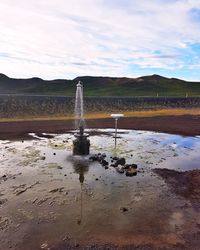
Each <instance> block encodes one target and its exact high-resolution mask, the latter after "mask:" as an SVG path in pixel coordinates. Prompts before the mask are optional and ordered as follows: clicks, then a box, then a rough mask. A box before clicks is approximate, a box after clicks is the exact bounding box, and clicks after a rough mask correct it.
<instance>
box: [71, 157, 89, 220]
mask: <svg viewBox="0 0 200 250" xmlns="http://www.w3.org/2000/svg"><path fill="white" fill-rule="evenodd" d="M73 165H74V166H73V167H74V170H75V173H77V174H78V175H79V182H80V191H81V192H80V216H79V218H78V220H77V224H78V225H81V223H82V219H83V188H84V187H83V183H84V180H85V176H84V174H85V173H86V172H88V170H89V161H88V160H87V159H85V158H83V157H78V158H74V161H73Z"/></svg>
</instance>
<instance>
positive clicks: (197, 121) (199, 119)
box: [0, 115, 200, 139]
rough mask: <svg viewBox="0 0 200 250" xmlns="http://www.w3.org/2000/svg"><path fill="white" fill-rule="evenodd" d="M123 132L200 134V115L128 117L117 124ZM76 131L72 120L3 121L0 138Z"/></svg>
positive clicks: (93, 122)
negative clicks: (128, 130) (127, 130)
mask: <svg viewBox="0 0 200 250" xmlns="http://www.w3.org/2000/svg"><path fill="white" fill-rule="evenodd" d="M86 124H87V128H113V127H114V121H113V119H111V118H106V119H88V120H87V121H86ZM118 127H119V128H120V129H135V130H147V131H156V132H165V133H172V134H181V135H187V136H193V135H200V115H180V116H155V117H126V118H122V119H120V120H119V122H118ZM72 129H74V121H73V120H41V121H40V120H37V121H36V120H33V121H13V122H0V139H9V138H17V137H19V136H22V135H25V134H27V133H31V132H35V133H64V132H67V131H69V130H72Z"/></svg>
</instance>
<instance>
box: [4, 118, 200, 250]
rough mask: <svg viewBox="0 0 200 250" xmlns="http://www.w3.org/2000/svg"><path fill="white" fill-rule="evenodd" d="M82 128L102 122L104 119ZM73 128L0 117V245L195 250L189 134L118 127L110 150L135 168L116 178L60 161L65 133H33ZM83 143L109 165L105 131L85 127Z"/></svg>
mask: <svg viewBox="0 0 200 250" xmlns="http://www.w3.org/2000/svg"><path fill="white" fill-rule="evenodd" d="M199 119H200V117H199V116H180V117H154V118H125V119H121V120H120V122H119V127H121V128H134V129H138V128H140V130H154V131H162V132H170V133H173V134H176V133H179V134H183V135H199V134H200V130H199V129H200V128H199ZM87 125H88V127H90V128H91V127H100V128H102V127H108V128H109V127H113V120H111V119H102V120H88V121H87ZM73 126H74V125H73V122H72V121H41V122H38V121H31V122H16V123H15V122H14V123H0V131H1V139H3V140H2V141H0V143H1V155H0V157H1V166H0V243H1V244H0V250H7V249H15V250H29V249H31V250H37V249H45V250H47V249H49V250H64V249H79V250H82V249H84V250H89V249H102V250H103V249H116V250H117V249H131V250H132V249H133V250H134V249H135V250H199V249H200V247H199V246H200V166H199V164H198V162H200V158H199V155H198V151H199V147H200V142H199V137H195V136H192V137H188V136H186V137H185V136H176V135H167V134H157V133H153V134H151V132H142V131H133V132H132V133H130V132H129V133H130V135H129V134H128V132H126V131H124V132H121V135H120V137H121V138H120V139H119V144H118V147H119V152H118V153H119V154H120V155H122V156H126V159H127V160H129V161H130V163H132V162H134V163H137V164H138V173H137V175H136V176H134V177H126V176H125V175H124V174H119V173H117V172H116V171H115V168H113V167H112V166H110V165H109V168H108V169H104V168H103V167H102V166H101V165H99V164H98V163H89V165H87V164H86V166H83V165H82V163H81V164H80V163H79V162H78V163H76V162H74V161H71V160H70V159H71V158H67V155H68V156H70V154H71V150H72V148H71V144H72V139H73V134H71V133H67V134H65V135H62V134H60V135H50V134H42V133H43V132H45V133H49V132H51V133H63V132H66V131H68V130H70V129H71V128H73ZM159 126H160V127H159ZM158 127H159V129H158ZM28 132H36V134H27V133H28ZM10 139H12V140H10ZM26 139H27V140H26ZM90 139H91V145H92V146H91V151H92V152H106V154H107V159H108V161H110V156H111V155H112V154H113V151H112V140H113V138H112V133H110V132H109V131H107V130H106V131H97V132H95V131H93V132H91V133H90ZM4 140H5V141H4ZM136 142H137V143H136ZM82 182H83V183H82ZM81 183H82V184H81ZM82 199H83V201H82ZM82 202H83V203H82Z"/></svg>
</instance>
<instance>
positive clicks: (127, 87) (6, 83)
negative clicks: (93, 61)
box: [0, 74, 200, 96]
mask: <svg viewBox="0 0 200 250" xmlns="http://www.w3.org/2000/svg"><path fill="white" fill-rule="evenodd" d="M79 80H80V81H82V82H83V84H84V94H85V95H87V96H156V95H157V93H158V95H159V96H185V95H186V93H187V94H188V96H200V82H188V81H183V80H179V79H175V78H166V77H162V76H159V75H152V76H144V77H139V78H125V77H123V78H114V77H92V76H83V77H77V78H75V79H74V80H59V79H58V80H52V81H46V80H43V79H41V78H29V79H13V78H9V77H7V76H6V75H3V74H0V94H28V95H66V96H74V92H75V85H76V84H77V83H78V81H79Z"/></svg>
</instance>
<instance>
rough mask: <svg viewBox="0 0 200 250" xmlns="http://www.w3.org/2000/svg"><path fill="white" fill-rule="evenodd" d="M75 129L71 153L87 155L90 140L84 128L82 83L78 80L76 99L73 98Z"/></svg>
mask: <svg viewBox="0 0 200 250" xmlns="http://www.w3.org/2000/svg"><path fill="white" fill-rule="evenodd" d="M75 129H76V130H78V133H76V134H75V135H74V136H75V137H76V139H75V140H74V141H73V155H89V153H90V140H89V139H88V136H89V135H88V134H86V133H85V132H84V130H85V120H84V105H83V85H82V84H81V82H80V81H79V83H78V84H77V85H76V100H75Z"/></svg>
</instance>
